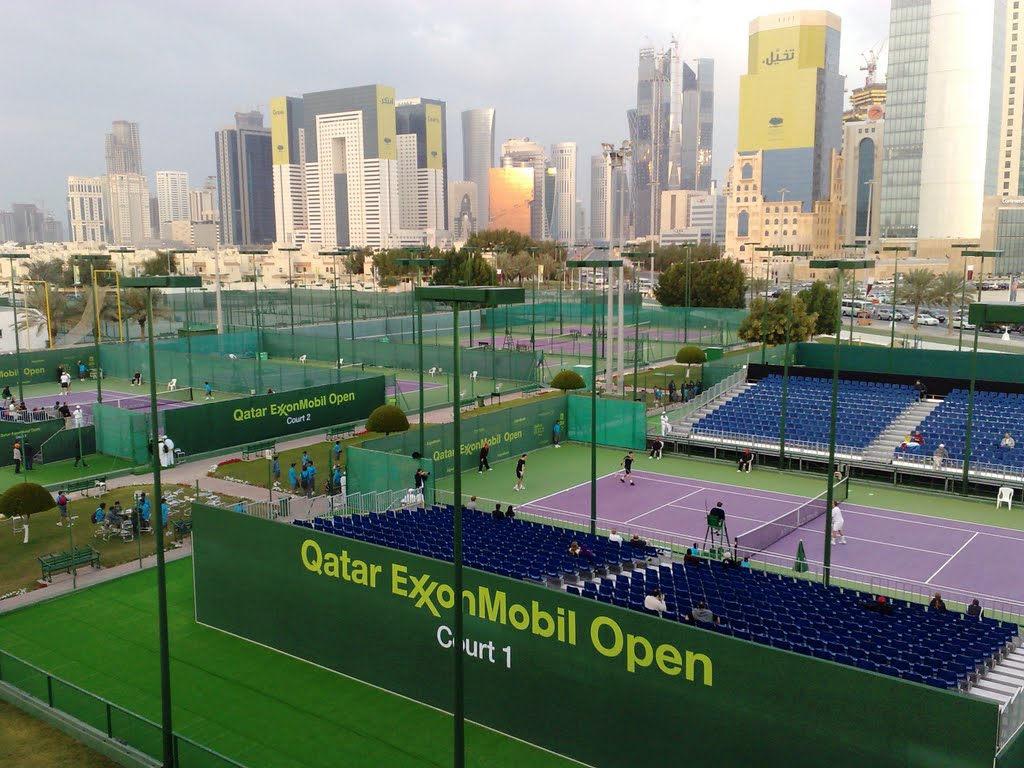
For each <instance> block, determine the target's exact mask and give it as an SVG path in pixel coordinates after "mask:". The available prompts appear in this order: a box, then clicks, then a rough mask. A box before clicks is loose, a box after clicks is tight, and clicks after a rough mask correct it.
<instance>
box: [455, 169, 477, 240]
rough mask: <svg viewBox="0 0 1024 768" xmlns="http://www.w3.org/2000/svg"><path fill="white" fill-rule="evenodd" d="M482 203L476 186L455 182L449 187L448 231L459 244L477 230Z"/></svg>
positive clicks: (471, 183) (465, 182)
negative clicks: (479, 200)
mask: <svg viewBox="0 0 1024 768" xmlns="http://www.w3.org/2000/svg"><path fill="white" fill-rule="evenodd" d="M479 211H480V203H479V202H478V195H477V188H476V184H475V183H474V182H472V181H453V182H451V183H450V184H449V185H448V231H449V232H451V233H452V238H453V239H454V240H455V241H457V242H462V241H465V240H466V239H467V238H468V237H469V236H470V235H471V234H473V233H474V232H476V230H477V224H476V222H477V218H478V217H479Z"/></svg>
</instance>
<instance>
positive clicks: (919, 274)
mask: <svg viewBox="0 0 1024 768" xmlns="http://www.w3.org/2000/svg"><path fill="white" fill-rule="evenodd" d="M934 285H935V274H934V273H932V272H929V271H928V270H927V269H912V270H910V271H909V272H908V273H907V274H905V275H903V276H902V277H901V279H900V286H899V291H898V292H897V301H902V302H905V303H907V304H913V305H914V330H917V315H918V312H920V310H921V305H922V304H927V303H928V302H929V301H931V300H932V298H933V293H932V291H933V289H934Z"/></svg>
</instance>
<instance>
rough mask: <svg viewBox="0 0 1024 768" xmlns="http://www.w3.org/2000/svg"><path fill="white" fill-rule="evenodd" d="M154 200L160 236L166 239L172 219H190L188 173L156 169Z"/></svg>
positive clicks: (169, 233)
mask: <svg viewBox="0 0 1024 768" xmlns="http://www.w3.org/2000/svg"><path fill="white" fill-rule="evenodd" d="M156 201H157V217H158V223H159V227H160V238H161V239H163V240H168V239H170V237H171V228H170V224H171V222H172V221H190V220H191V210H190V205H189V190H188V174H187V173H186V172H185V171H157V172H156Z"/></svg>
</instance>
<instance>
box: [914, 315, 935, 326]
mask: <svg viewBox="0 0 1024 768" xmlns="http://www.w3.org/2000/svg"><path fill="white" fill-rule="evenodd" d="M910 322H912V323H916V324H917V325H938V324H939V321H938V320H937V319H935V318H934V317H932V316H931V315H926V314H924V313H923V312H920V313H918V314H917V315H911V317H910Z"/></svg>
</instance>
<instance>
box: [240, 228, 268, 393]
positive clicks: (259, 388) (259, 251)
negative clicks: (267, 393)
mask: <svg viewBox="0 0 1024 768" xmlns="http://www.w3.org/2000/svg"><path fill="white" fill-rule="evenodd" d="M239 253H242V254H246V255H248V256H266V255H267V250H266V249H265V248H248V249H243V250H240V251H239ZM258 277H259V273H258V272H257V270H256V260H255V259H252V295H253V299H254V304H253V322H254V324H255V326H256V393H255V394H260V393H262V392H263V364H262V363H261V362H260V358H261V355H262V354H263V340H262V338H261V335H262V334H261V331H260V292H259V280H258V279H257V278H258Z"/></svg>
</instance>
